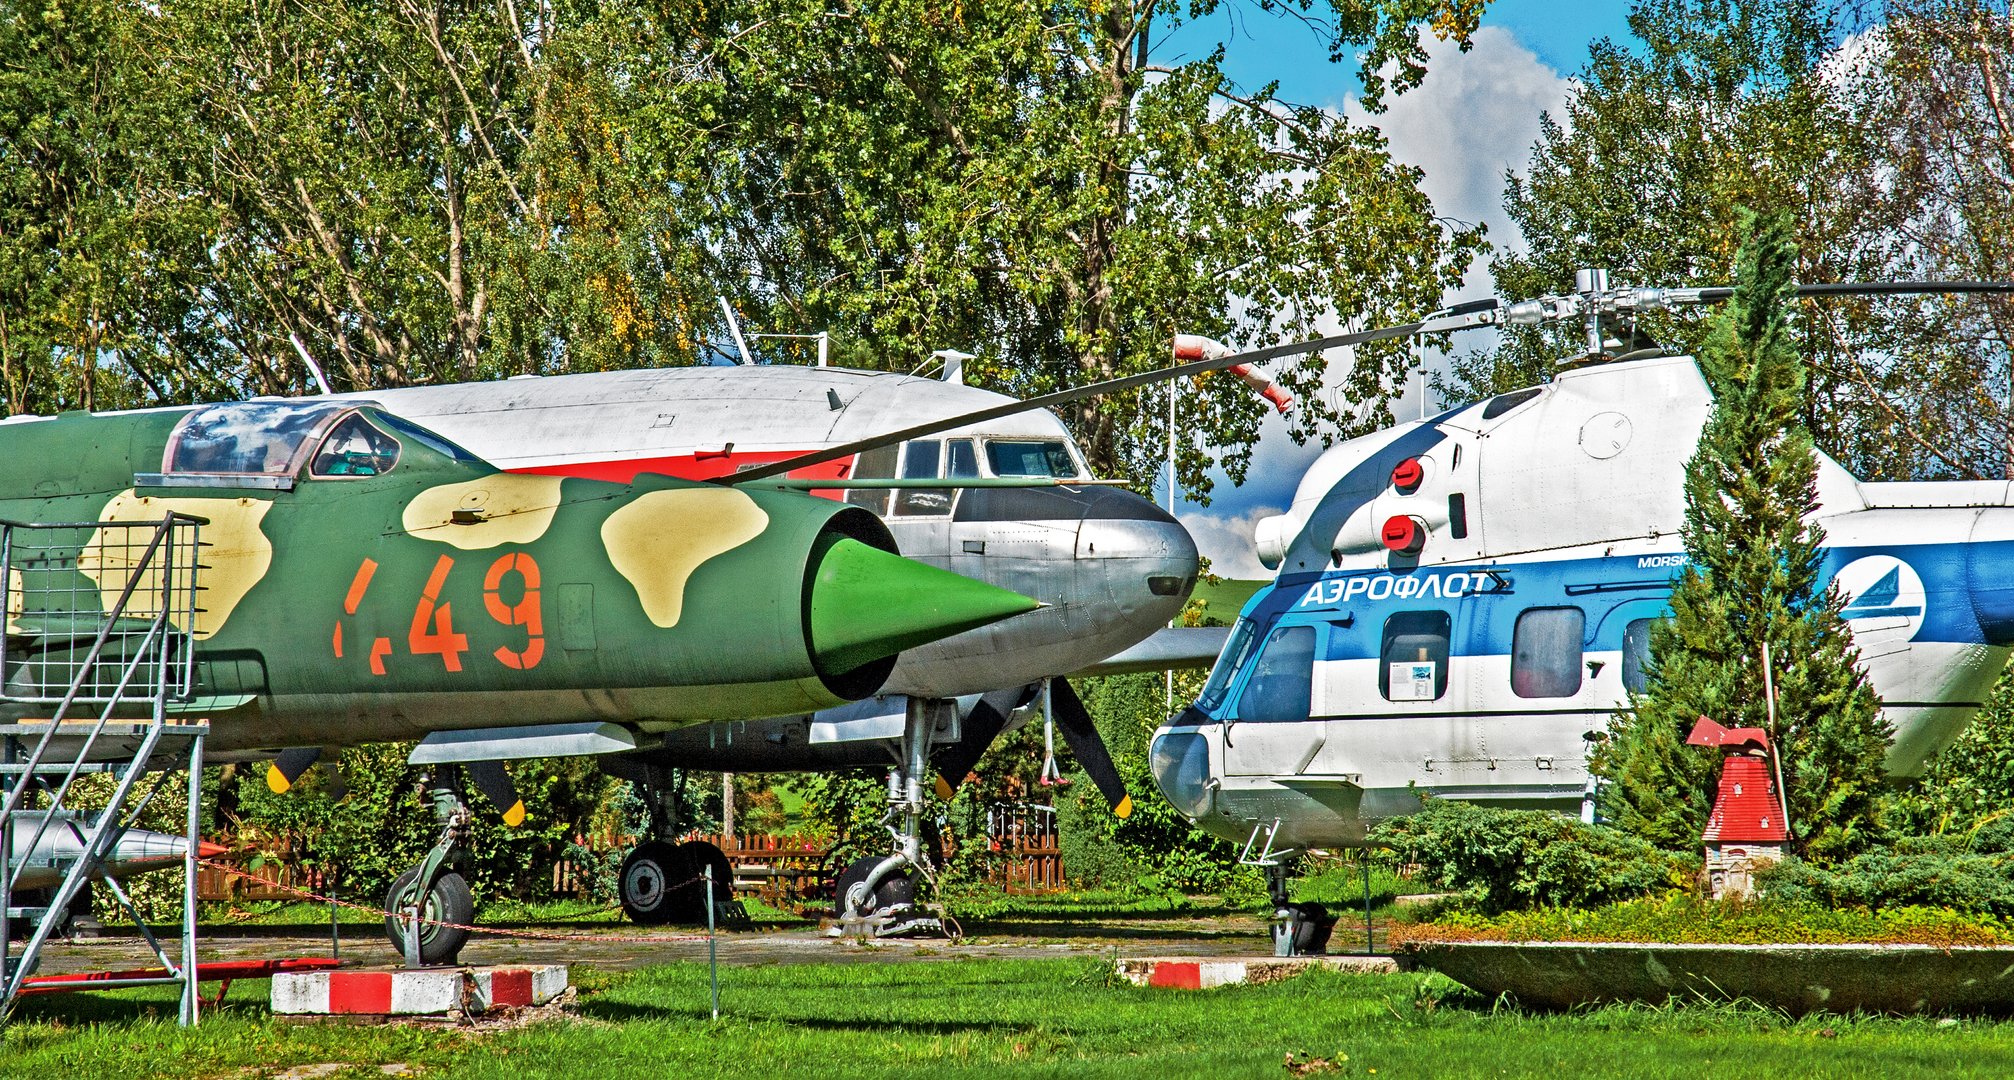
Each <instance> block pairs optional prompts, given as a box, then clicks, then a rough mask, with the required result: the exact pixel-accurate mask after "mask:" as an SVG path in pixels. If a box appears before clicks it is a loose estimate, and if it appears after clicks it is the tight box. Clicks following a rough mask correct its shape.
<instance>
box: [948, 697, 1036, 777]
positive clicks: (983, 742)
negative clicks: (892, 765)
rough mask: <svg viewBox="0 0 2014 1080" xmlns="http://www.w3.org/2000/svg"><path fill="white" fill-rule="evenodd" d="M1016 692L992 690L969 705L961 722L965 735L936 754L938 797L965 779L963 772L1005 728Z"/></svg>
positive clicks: (966, 772)
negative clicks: (969, 708) (969, 710)
mask: <svg viewBox="0 0 2014 1080" xmlns="http://www.w3.org/2000/svg"><path fill="white" fill-rule="evenodd" d="M1020 694H1021V691H1019V690H1007V691H995V692H993V693H991V694H987V695H986V696H985V697H982V698H980V699H979V702H978V704H975V705H973V706H972V711H971V712H970V713H968V714H967V715H966V717H965V720H964V723H963V729H964V732H965V737H964V738H963V739H960V740H959V741H957V742H955V743H952V744H951V745H949V746H946V747H945V748H944V749H942V750H939V751H938V752H937V754H936V764H937V797H938V798H940V799H944V800H947V801H948V800H949V799H950V798H951V796H952V795H954V794H956V793H957V791H958V785H960V784H962V783H964V782H965V777H966V775H967V774H969V773H970V772H971V771H972V768H973V766H975V765H978V764H979V758H980V756H981V755H983V754H984V753H986V749H987V747H990V746H992V745H993V740H994V739H997V738H999V737H1000V732H1001V730H1002V729H1004V728H1006V726H1007V717H1008V715H1009V714H1010V713H1012V712H1013V711H1014V706H1015V705H1016V704H1017V702H1018V700H1019V697H1020ZM996 702H997V703H996Z"/></svg>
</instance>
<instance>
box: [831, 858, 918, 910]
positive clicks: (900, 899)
mask: <svg viewBox="0 0 2014 1080" xmlns="http://www.w3.org/2000/svg"><path fill="white" fill-rule="evenodd" d="M882 858H883V857H882V856H879V855H868V856H865V857H862V858H858V859H855V860H853V861H852V862H851V863H849V864H847V867H846V869H845V871H843V872H842V873H841V874H840V875H839V880H838V882H837V883H836V884H835V885H834V888H833V890H832V911H833V914H834V915H835V916H836V917H838V918H845V917H846V894H847V893H848V892H851V891H852V890H853V887H854V886H855V885H858V884H860V883H861V882H863V881H866V880H867V875H868V874H871V873H873V872H874V868H875V867H876V866H878V865H880V863H881V859H882ZM915 902H916V879H915V878H913V877H911V876H910V874H909V871H907V870H904V871H901V872H898V873H894V874H890V875H888V876H887V877H885V878H882V879H881V884H879V885H876V886H875V887H874V895H873V896H872V897H870V898H869V899H868V904H867V910H866V911H863V912H861V914H862V915H872V914H874V913H875V912H877V911H880V910H882V909H883V908H891V907H897V906H905V905H909V904H914V903H915Z"/></svg>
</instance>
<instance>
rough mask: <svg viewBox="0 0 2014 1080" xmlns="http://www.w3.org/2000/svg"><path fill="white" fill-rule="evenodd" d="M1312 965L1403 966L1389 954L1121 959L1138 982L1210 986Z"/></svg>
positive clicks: (1271, 977)
mask: <svg viewBox="0 0 2014 1080" xmlns="http://www.w3.org/2000/svg"><path fill="white" fill-rule="evenodd" d="M1312 967H1322V968H1328V969H1330V970H1332V971H1364V972H1386V971H1397V970H1398V969H1399V967H1398V963H1397V961H1395V960H1393V959H1392V958H1391V957H1389V956H1261V957H1218V956H1141V957H1134V958H1130V959H1125V960H1121V961H1119V974H1121V975H1123V976H1125V977H1126V978H1127V980H1129V981H1130V982H1132V984H1133V985H1135V986H1158V987H1165V988H1168V989H1172V990H1208V989H1210V988H1212V987H1216V986H1236V985H1238V984H1240V983H1268V982H1277V981H1278V980H1280V979H1287V978H1292V977H1293V976H1295V975H1299V974H1300V973H1301V972H1303V971H1306V970H1308V969H1309V968H1312Z"/></svg>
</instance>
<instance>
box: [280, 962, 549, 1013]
mask: <svg viewBox="0 0 2014 1080" xmlns="http://www.w3.org/2000/svg"><path fill="white" fill-rule="evenodd" d="M566 987H567V976H566V965H565V964H529V965H526V966H523V967H478V968H424V969H421V970H418V971H405V970H399V971H306V972H283V973H281V974H278V975H275V976H273V1011H274V1012H275V1013H279V1014H283V1015H291V1016H447V1015H450V1014H452V1013H456V1012H461V1013H468V1014H478V1013H483V1012H487V1011H489V1010H490V1009H493V1008H496V1007H498V1006H527V1005H543V1004H545V1003H546V1002H549V1001H551V1000H552V999H553V998H555V997H558V996H559V994H560V992H561V991H564V990H565V989H566Z"/></svg>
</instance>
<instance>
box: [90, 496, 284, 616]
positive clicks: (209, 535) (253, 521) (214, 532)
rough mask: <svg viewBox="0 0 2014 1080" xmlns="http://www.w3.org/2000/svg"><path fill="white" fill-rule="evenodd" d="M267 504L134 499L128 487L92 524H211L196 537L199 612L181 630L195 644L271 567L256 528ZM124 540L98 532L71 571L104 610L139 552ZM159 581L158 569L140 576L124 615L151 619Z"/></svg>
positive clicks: (269, 546)
mask: <svg viewBox="0 0 2014 1080" xmlns="http://www.w3.org/2000/svg"><path fill="white" fill-rule="evenodd" d="M272 508H273V504H272V503H271V502H270V501H267V500H265V499H251V498H242V497H241V498H236V499H195V498H155V497H151V496H150V497H146V498H142V497H138V496H135V495H134V494H133V491H132V489H131V488H128V489H126V490H125V491H122V492H120V493H119V494H117V495H114V496H112V501H111V502H108V503H106V504H105V508H104V509H103V510H101V511H99V513H98V520H99V521H102V522H106V523H111V522H145V521H160V520H161V519H162V518H164V517H166V516H167V515H168V514H169V513H170V512H173V513H177V514H188V515H191V516H193V517H200V518H205V519H207V520H208V521H209V524H207V525H204V526H203V527H202V530H201V532H200V533H199V534H198V535H199V536H200V537H201V538H202V541H203V545H204V546H203V564H204V567H205V569H204V570H203V572H202V579H201V581H199V582H198V584H199V585H201V586H202V590H203V591H202V601H201V602H200V603H199V604H198V605H197V607H198V608H199V609H200V610H198V611H197V612H196V616H195V625H194V626H190V627H182V628H181V629H185V630H188V631H189V632H190V633H191V634H193V635H194V636H195V637H196V638H197V639H198V640H201V639H203V638H207V637H209V636H211V635H212V634H215V633H216V632H217V631H218V630H221V629H223V626H224V621H225V620H226V619H229V618H230V617H231V612H233V611H235V610H237V607H238V601H240V600H243V599H244V598H245V594H246V593H248V592H251V591H252V586H254V585H257V584H258V583H259V582H260V580H261V579H263V578H264V577H265V576H266V571H267V570H269V569H271V568H272V565H273V542H272V541H271V540H269V539H267V538H266V534H265V532H264V530H262V529H261V528H260V523H261V522H263V521H264V520H265V518H266V512H267V511H269V510H271V509H272ZM125 539H126V538H125V537H123V536H114V535H112V534H111V533H108V531H107V530H104V529H99V530H98V531H97V532H94V533H92V534H91V539H90V540H89V541H88V542H87V543H86V544H85V545H84V550H83V551H82V552H80V553H79V554H78V556H77V570H78V572H79V573H82V574H83V575H84V576H85V577H88V578H90V579H91V582H92V583H93V584H95V585H96V586H98V592H99V594H100V595H101V596H102V597H103V598H104V604H105V610H107V611H110V610H111V609H112V605H114V604H116V603H118V602H119V594H120V593H121V592H123V591H124V590H125V588H126V583H127V581H129V580H131V579H132V577H133V567H134V565H135V564H136V563H137V562H138V557H139V554H140V550H141V549H140V548H137V547H129V546H128V545H127V544H125V543H124V542H123V541H124V540H125ZM160 596H161V577H160V570H159V569H158V568H149V570H148V571H147V573H146V574H144V575H142V577H141V581H140V583H139V587H138V588H136V589H135V590H134V591H133V598H132V599H131V600H129V601H128V602H127V604H126V614H127V615H130V616H134V617H136V618H143V619H146V618H152V617H154V616H155V615H157V614H159V613H160Z"/></svg>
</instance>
